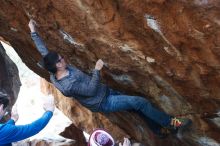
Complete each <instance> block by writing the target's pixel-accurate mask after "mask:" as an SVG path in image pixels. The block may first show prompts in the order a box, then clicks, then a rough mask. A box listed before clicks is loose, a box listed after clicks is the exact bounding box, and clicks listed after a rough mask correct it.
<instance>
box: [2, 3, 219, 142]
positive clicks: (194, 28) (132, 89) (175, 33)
mask: <svg viewBox="0 0 220 146" xmlns="http://www.w3.org/2000/svg"><path fill="white" fill-rule="evenodd" d="M0 8H1V9H0V36H1V37H3V38H4V39H5V40H7V41H9V42H10V43H11V45H12V46H13V47H14V48H15V50H16V51H17V52H18V54H19V55H20V57H21V58H22V59H23V61H24V62H25V63H26V64H27V65H28V66H29V67H30V68H31V69H32V70H34V71H35V72H36V73H38V74H39V75H41V76H42V77H44V78H46V79H48V74H47V73H46V71H44V70H43V69H41V68H39V67H38V66H37V65H36V64H37V62H38V60H39V59H40V55H39V53H37V50H36V48H35V47H34V44H33V43H32V41H31V39H30V35H29V30H28V27H27V24H28V21H29V19H30V18H33V19H34V20H36V22H37V24H38V27H39V28H38V30H39V33H40V35H41V36H42V37H43V39H44V40H45V42H46V44H47V46H48V48H49V49H50V50H55V51H58V52H59V53H60V54H61V55H62V56H64V57H65V59H66V60H67V61H68V62H69V63H71V64H72V65H74V66H76V67H78V68H79V69H81V70H82V71H85V72H90V71H91V70H92V69H93V68H94V64H95V62H96V61H97V60H98V59H99V58H102V59H103V60H104V62H105V63H106V67H105V68H104V69H103V71H102V79H103V82H105V83H107V84H108V85H109V86H110V87H112V88H114V89H118V90H120V91H123V92H125V93H126V94H132V95H143V96H145V97H147V98H148V99H149V100H150V101H152V102H153V103H154V104H155V105H156V106H157V107H159V108H161V109H162V110H164V111H165V112H167V113H170V114H172V115H176V116H183V117H188V118H191V119H192V120H193V128H192V129H191V131H190V132H189V133H188V134H187V135H186V136H183V137H177V138H176V137H175V136H170V137H168V138H167V139H165V140H160V139H158V138H157V137H155V136H153V135H152V133H151V132H150V130H149V129H148V128H147V126H146V124H145V122H144V121H143V120H142V119H143V118H141V117H139V116H138V115H136V114H134V113H131V112H129V113H128V112H125V113H115V114H110V115H107V116H104V115H101V114H96V113H91V112H90V111H88V110H86V109H85V108H83V107H81V106H80V105H79V103H77V102H76V101H73V100H71V99H68V98H66V97H63V96H62V95H61V94H60V93H59V92H57V91H56V90H55V89H54V88H53V89H52V91H53V93H54V95H57V97H56V98H57V100H58V103H57V105H58V106H59V108H60V109H61V110H63V111H64V113H66V114H67V115H68V116H69V117H70V118H71V119H72V121H73V122H74V124H75V125H76V126H77V127H79V128H82V129H83V130H86V131H87V132H89V133H90V132H91V131H92V130H93V128H97V127H104V128H106V129H107V130H110V131H111V132H112V134H113V135H114V136H115V139H116V140H118V139H120V138H122V137H123V136H125V135H128V136H130V137H132V138H133V139H135V140H137V141H139V142H142V143H144V144H145V145H151V146H155V145H157V146H159V145H165V144H167V145H184V146H186V145H219V141H220V134H219V128H220V125H219V109H220V92H219V88H220V76H219V69H220V63H219V61H220V60H219V56H220V46H219V44H220V29H219V28H220V14H219V9H220V1H219V0H209V1H208V0H191V1H187V0H175V1H171V0H145V1H140V0H108V1H102V0H54V1H51V0H36V1H33V0H16V1H12V0H4V1H2V2H1V5H0ZM51 88H52V87H51Z"/></svg>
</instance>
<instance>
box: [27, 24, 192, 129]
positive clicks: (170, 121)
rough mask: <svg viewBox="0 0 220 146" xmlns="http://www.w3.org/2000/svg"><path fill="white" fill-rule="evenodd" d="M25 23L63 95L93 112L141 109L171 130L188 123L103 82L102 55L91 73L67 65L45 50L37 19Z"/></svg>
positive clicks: (54, 83) (59, 57) (143, 99)
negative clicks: (90, 74)
mask: <svg viewBox="0 0 220 146" xmlns="http://www.w3.org/2000/svg"><path fill="white" fill-rule="evenodd" d="M28 26H29V28H30V31H31V37H32V39H33V41H34V43H35V45H36V47H37V49H38V51H39V52H40V53H41V55H42V56H43V66H44V68H45V69H46V70H47V71H49V72H50V80H51V82H52V83H53V85H54V86H55V87H56V88H57V89H58V90H60V91H61V92H62V94H63V95H65V96H68V97H71V98H75V99H76V100H78V101H79V102H80V103H81V104H82V105H83V106H85V107H87V108H88V109H90V110H91V111H92V112H103V113H109V112H116V111H124V110H136V111H140V112H141V113H142V114H143V115H144V116H145V117H147V118H149V119H151V120H152V121H154V122H155V123H157V124H159V125H161V126H162V127H165V128H168V129H170V130H176V129H179V131H182V129H185V128H186V127H188V126H189V124H190V123H191V120H190V119H183V118H176V117H173V116H171V115H168V114H166V113H164V112H162V111H160V110H158V109H156V108H154V107H153V106H152V105H151V103H150V102H149V101H148V100H147V99H146V98H143V97H139V96H128V95H123V94H122V93H120V92H118V91H115V90H113V89H110V88H109V87H108V86H107V85H105V84H102V83H101V82H100V70H101V69H102V67H103V64H104V63H103V61H102V60H101V59H99V60H98V61H97V62H96V65H95V69H94V70H93V73H92V76H88V75H87V74H85V73H83V72H82V71H80V70H78V69H77V68H75V67H74V66H71V65H67V64H66V62H65V60H64V58H63V57H62V56H61V55H60V54H58V53H56V52H53V51H48V49H47V48H46V46H45V44H44V42H43V40H42V39H41V37H40V36H39V35H38V33H37V32H36V22H35V21H34V20H30V22H29V24H28Z"/></svg>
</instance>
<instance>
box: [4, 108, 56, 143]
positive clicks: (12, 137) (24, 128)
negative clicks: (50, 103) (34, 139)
mask: <svg viewBox="0 0 220 146" xmlns="http://www.w3.org/2000/svg"><path fill="white" fill-rule="evenodd" d="M52 115H53V113H52V112H51V111H47V112H45V113H44V114H43V116H42V117H41V118H39V119H38V120H36V121H34V122H32V123H30V124H27V125H15V123H14V121H13V120H9V121H8V122H7V123H5V124H0V146H2V145H5V144H8V143H12V142H16V141H20V140H23V139H26V138H28V137H31V136H33V135H35V134H37V133H39V132H40V131H41V130H42V129H43V128H44V127H45V126H46V125H47V123H48V122H49V120H50V119H51V117H52Z"/></svg>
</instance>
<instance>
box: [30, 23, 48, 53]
mask: <svg viewBox="0 0 220 146" xmlns="http://www.w3.org/2000/svg"><path fill="white" fill-rule="evenodd" d="M35 25H36V22H35V21H34V20H32V19H31V20H30V22H29V24H28V26H29V28H30V31H31V38H32V40H33V41H34V44H35V45H36V47H37V50H38V51H39V52H40V53H41V55H42V56H43V57H44V56H46V55H47V54H48V52H49V51H48V49H47V47H46V45H45V44H44V42H43V40H42V39H41V37H40V36H39V35H38V33H37V32H36V27H35Z"/></svg>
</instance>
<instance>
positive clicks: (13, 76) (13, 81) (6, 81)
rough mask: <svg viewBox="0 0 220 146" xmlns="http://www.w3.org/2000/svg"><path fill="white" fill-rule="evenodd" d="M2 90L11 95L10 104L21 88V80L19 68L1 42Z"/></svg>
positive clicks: (0, 77) (0, 75) (13, 101)
mask: <svg viewBox="0 0 220 146" xmlns="http://www.w3.org/2000/svg"><path fill="white" fill-rule="evenodd" d="M0 68H1V69H0V90H3V91H5V92H6V93H7V94H8V95H9V96H10V105H9V109H11V107H12V105H13V104H14V103H15V101H16V99H17V97H18V93H19V90H20V86H21V82H20V78H19V74H18V68H17V66H16V65H15V63H14V62H13V61H12V60H11V59H10V58H9V57H8V55H7V54H6V52H5V49H4V48H3V46H2V44H1V43H0Z"/></svg>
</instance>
